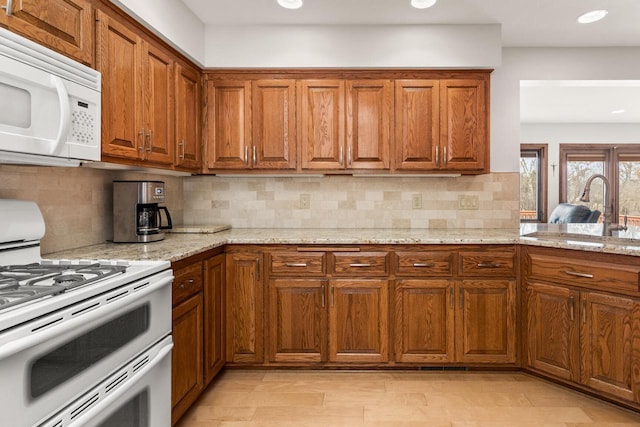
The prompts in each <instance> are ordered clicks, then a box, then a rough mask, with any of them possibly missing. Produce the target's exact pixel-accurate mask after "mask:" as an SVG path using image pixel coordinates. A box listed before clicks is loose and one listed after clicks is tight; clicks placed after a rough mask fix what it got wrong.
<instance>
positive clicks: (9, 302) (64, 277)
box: [0, 263, 127, 310]
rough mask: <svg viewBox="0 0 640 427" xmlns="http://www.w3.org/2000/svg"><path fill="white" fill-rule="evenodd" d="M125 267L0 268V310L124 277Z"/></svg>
mask: <svg viewBox="0 0 640 427" xmlns="http://www.w3.org/2000/svg"><path fill="white" fill-rule="evenodd" d="M126 269H127V266H126V265H110V264H100V263H92V264H62V263H61V264H40V263H34V264H25V265H8V266H3V267H0V310H3V309H6V308H9V307H12V306H15V305H18V304H23V303H26V302H29V301H32V300H35V299H37V298H43V297H46V296H54V295H57V294H60V293H62V292H65V291H68V290H70V289H73V288H76V287H79V286H84V285H88V284H90V283H93V282H97V281H99V280H103V279H105V278H107V277H109V276H112V275H115V274H120V273H124V272H125V271H126Z"/></svg>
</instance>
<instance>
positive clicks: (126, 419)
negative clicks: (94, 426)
mask: <svg viewBox="0 0 640 427" xmlns="http://www.w3.org/2000/svg"><path fill="white" fill-rule="evenodd" d="M98 427H149V390H148V389H145V390H144V391H142V392H140V393H138V394H137V395H136V396H134V397H133V398H132V399H131V400H129V401H128V402H127V403H125V404H124V405H122V406H121V407H119V408H118V409H117V410H116V412H114V413H113V414H111V416H109V418H107V419H106V420H104V421H103V422H101V423H100V425H98Z"/></svg>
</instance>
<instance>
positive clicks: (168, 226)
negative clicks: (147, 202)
mask: <svg viewBox="0 0 640 427" xmlns="http://www.w3.org/2000/svg"><path fill="white" fill-rule="evenodd" d="M160 210H163V211H164V213H165V214H166V215H167V225H164V226H163V225H162V216H160ZM158 216H160V222H158V224H160V230H171V229H172V228H173V224H172V223H171V215H169V209H167V208H166V207H165V206H158Z"/></svg>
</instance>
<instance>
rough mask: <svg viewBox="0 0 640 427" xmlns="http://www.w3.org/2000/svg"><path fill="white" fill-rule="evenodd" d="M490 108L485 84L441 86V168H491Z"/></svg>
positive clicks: (449, 83)
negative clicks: (488, 129)
mask: <svg viewBox="0 0 640 427" xmlns="http://www.w3.org/2000/svg"><path fill="white" fill-rule="evenodd" d="M487 120H488V118H487V105H486V100H485V84H484V81H482V80H443V81H441V82H440V123H441V124H440V144H441V146H442V154H441V156H442V161H443V162H444V163H443V164H441V168H445V169H447V170H455V171H466V170H476V171H482V170H485V168H486V166H487V164H486V162H487V160H488V159H487V156H488V153H487V149H488V141H487V125H486V123H487Z"/></svg>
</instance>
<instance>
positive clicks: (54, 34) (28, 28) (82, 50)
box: [0, 0, 94, 66]
mask: <svg viewBox="0 0 640 427" xmlns="http://www.w3.org/2000/svg"><path fill="white" fill-rule="evenodd" d="M3 4H7V2H6V1H5V2H3ZM93 22H94V21H93V8H92V7H91V2H89V1H87V0H47V1H36V0H31V1H27V0H22V1H13V2H12V4H11V14H10V15H8V14H7V13H6V12H5V11H0V26H4V27H7V28H9V29H10V30H11V31H13V32H15V33H18V34H20V35H22V36H25V37H27V38H29V39H31V40H33V41H35V42H38V43H40V44H43V45H45V46H47V47H49V48H51V49H53V50H56V51H58V52H60V53H62V54H63V55H66V56H70V57H71V58H73V59H75V60H77V61H79V62H82V63H84V64H87V65H89V66H92V65H93V51H94V44H93V41H94V38H93V34H94V27H93Z"/></svg>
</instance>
